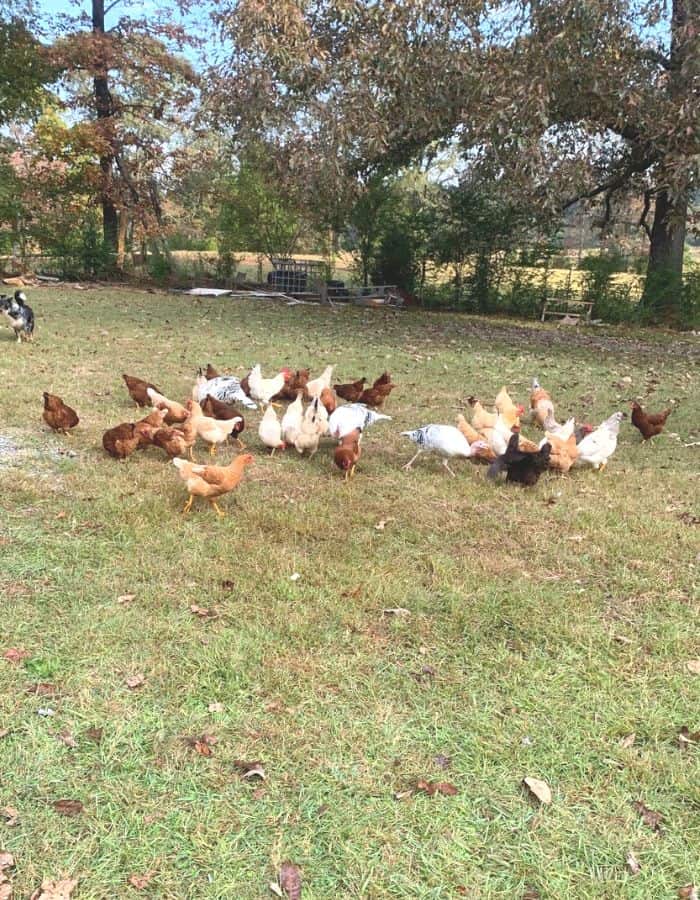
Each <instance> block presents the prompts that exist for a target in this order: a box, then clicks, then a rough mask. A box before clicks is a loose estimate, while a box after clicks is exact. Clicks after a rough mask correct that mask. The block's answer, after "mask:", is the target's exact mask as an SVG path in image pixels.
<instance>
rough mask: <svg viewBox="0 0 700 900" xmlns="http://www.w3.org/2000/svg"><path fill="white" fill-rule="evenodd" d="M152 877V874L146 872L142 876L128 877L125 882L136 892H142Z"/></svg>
mask: <svg viewBox="0 0 700 900" xmlns="http://www.w3.org/2000/svg"><path fill="white" fill-rule="evenodd" d="M153 875H154V873H153V872H146V873H145V874H144V875H129V877H128V878H127V881H128V882H129V884H130V885H131V886H132V887H133V888H136V890H137V891H142V890H143V889H144V888H145V887H148V885H149V884H150V883H151V881H152V879H153Z"/></svg>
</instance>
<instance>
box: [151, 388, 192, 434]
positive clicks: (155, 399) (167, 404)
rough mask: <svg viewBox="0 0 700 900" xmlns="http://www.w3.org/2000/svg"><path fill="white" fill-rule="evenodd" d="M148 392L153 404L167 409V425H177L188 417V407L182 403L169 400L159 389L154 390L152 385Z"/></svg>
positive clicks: (155, 406) (157, 407)
mask: <svg viewBox="0 0 700 900" xmlns="http://www.w3.org/2000/svg"><path fill="white" fill-rule="evenodd" d="M146 393H147V394H148V399H149V400H150V401H151V406H153V407H154V408H155V409H164V410H165V411H166V416H165V424H166V425H177V424H178V423H179V422H184V421H185V419H186V418H187V409H186V407H184V406H183V405H182V403H178V402H177V400H168V398H167V397H165V396H164V395H163V394H161V393H160V392H159V391H154V390H153V388H150V387H149V388H147V389H146Z"/></svg>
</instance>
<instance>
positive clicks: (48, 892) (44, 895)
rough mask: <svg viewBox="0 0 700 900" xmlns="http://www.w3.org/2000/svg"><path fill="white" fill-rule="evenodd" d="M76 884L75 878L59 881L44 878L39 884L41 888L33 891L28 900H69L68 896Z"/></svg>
mask: <svg viewBox="0 0 700 900" xmlns="http://www.w3.org/2000/svg"><path fill="white" fill-rule="evenodd" d="M77 884H78V879H77V878H62V879H61V880H60V881H51V880H50V879H48V878H46V879H44V881H42V882H41V887H40V888H39V889H38V890H36V891H34V893H33V894H32V895H31V897H30V898H29V900H70V895H71V894H72V893H73V891H74V890H75V888H76V886H77Z"/></svg>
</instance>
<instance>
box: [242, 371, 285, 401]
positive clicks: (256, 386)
mask: <svg viewBox="0 0 700 900" xmlns="http://www.w3.org/2000/svg"><path fill="white" fill-rule="evenodd" d="M290 375H291V372H290V370H289V369H283V370H282V371H281V372H278V373H277V375H275V376H274V378H263V377H262V369H261V368H260V363H256V365H254V366H253V368H252V369H251V370H250V372H249V374H248V390H249V392H250V396H251V397H252V399H253V400H258V401H259V402H260V403H262V404H264V405H267V404H268V403H269V402H270V401H271V400H272V398H273V397H274V396H275V394H279V392H280V391H281V390H282V388H283V387H284V385H285V382H286V381H288V380H289V377H290Z"/></svg>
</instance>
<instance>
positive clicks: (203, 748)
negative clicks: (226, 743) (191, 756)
mask: <svg viewBox="0 0 700 900" xmlns="http://www.w3.org/2000/svg"><path fill="white" fill-rule="evenodd" d="M185 741H186V742H187V743H188V744H189V746H190V747H192V749H193V750H196V751H197V753H199V755H200V756H213V755H214V751H213V750H212V747H213V746H214V744H216V742H217V738H216V737H214V735H213V734H200V735H199V737H188V738H185Z"/></svg>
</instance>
